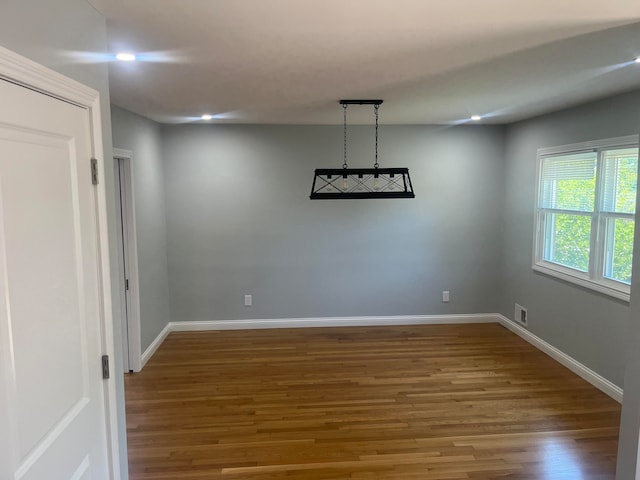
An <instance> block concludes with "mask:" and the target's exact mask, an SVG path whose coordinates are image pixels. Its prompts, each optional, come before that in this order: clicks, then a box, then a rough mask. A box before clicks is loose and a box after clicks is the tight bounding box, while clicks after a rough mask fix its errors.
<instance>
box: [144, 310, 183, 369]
mask: <svg viewBox="0 0 640 480" xmlns="http://www.w3.org/2000/svg"><path fill="white" fill-rule="evenodd" d="M171 323H172V322H170V323H167V324H166V325H165V326H164V328H163V329H162V331H161V332H160V333H159V334H158V336H157V337H156V339H155V340H154V341H153V342H151V345H149V347H147V349H146V350H145V351H144V353H143V354H142V357H141V358H140V363H141V365H140V370H142V369H143V368H144V366H145V365H146V364H147V362H148V361H149V359H150V358H151V357H152V356H153V354H154V353H156V350H158V347H159V346H160V345H162V342H164V340H165V338H167V335H169V334H170V333H171V332H173V331H178V330H173V329H172V328H171ZM140 370H138V371H140Z"/></svg>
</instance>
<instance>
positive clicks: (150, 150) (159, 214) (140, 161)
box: [111, 106, 171, 352]
mask: <svg viewBox="0 0 640 480" xmlns="http://www.w3.org/2000/svg"><path fill="white" fill-rule="evenodd" d="M111 116H112V121H113V146H114V147H115V148H123V149H126V150H131V151H132V152H133V180H134V185H133V190H134V196H135V198H134V201H135V210H136V211H135V215H136V235H137V240H138V245H137V249H138V273H139V279H140V326H141V344H142V351H143V352H144V351H145V349H146V348H147V347H148V346H149V345H150V344H151V343H152V342H153V340H154V339H155V338H156V337H157V336H158V334H159V333H160V332H161V331H162V329H163V328H164V327H165V326H166V325H167V323H168V322H169V321H171V318H170V315H169V278H168V273H167V226H166V220H165V200H164V199H165V193H164V183H165V179H164V167H163V163H162V141H161V136H160V135H161V134H160V125H159V124H157V123H155V122H153V121H151V120H148V119H146V118H144V117H141V116H139V115H136V114H134V113H131V112H129V111H127V110H123V109H121V108H118V107H116V106H112V107H111Z"/></svg>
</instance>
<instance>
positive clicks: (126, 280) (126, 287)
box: [124, 278, 129, 290]
mask: <svg viewBox="0 0 640 480" xmlns="http://www.w3.org/2000/svg"><path fill="white" fill-rule="evenodd" d="M124 289H125V290H129V279H128V278H125V280H124Z"/></svg>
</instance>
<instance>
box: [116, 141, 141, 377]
mask: <svg viewBox="0 0 640 480" xmlns="http://www.w3.org/2000/svg"><path fill="white" fill-rule="evenodd" d="M113 161H114V162H113V163H114V173H115V178H116V183H117V184H119V187H120V189H119V190H120V195H119V202H118V206H119V209H120V211H119V212H118V213H119V214H120V215H119V221H120V224H119V228H118V233H119V236H120V241H121V242H122V244H121V245H120V244H119V245H118V248H119V249H122V258H120V261H121V263H122V266H123V270H124V272H125V279H123V280H124V285H123V288H124V290H123V291H122V292H121V296H120V297H121V301H122V303H123V305H122V310H123V313H122V315H123V317H124V316H126V319H127V321H126V322H125V321H123V322H122V340H123V352H124V355H123V356H124V357H125V359H124V360H125V362H124V363H125V372H128V371H133V372H139V371H140V370H141V369H142V346H141V343H140V297H139V293H138V292H139V291H140V288H139V279H138V248H137V245H138V241H137V235H136V220H135V196H134V194H133V185H134V182H133V152H132V151H131V150H124V149H120V148H114V149H113ZM118 179H119V182H118ZM116 190H118V189H117V188H116ZM116 194H117V192H116ZM127 280H128V282H127ZM127 283H128V289H127V288H126V285H127Z"/></svg>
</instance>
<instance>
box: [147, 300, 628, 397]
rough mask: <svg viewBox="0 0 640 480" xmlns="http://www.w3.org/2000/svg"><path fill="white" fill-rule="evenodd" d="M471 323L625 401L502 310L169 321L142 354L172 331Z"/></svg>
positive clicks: (617, 389)
mask: <svg viewBox="0 0 640 480" xmlns="http://www.w3.org/2000/svg"><path fill="white" fill-rule="evenodd" d="M467 323H499V324H500V325H502V326H503V327H505V328H507V329H508V330H510V331H511V332H513V333H515V334H516V335H518V336H519V337H521V338H523V339H524V340H526V341H527V342H528V343H530V344H531V345H533V346H534V347H536V348H537V349H538V350H541V351H542V352H544V353H546V354H547V355H549V356H550V357H551V358H553V359H554V360H556V361H557V362H558V363H560V364H562V365H563V366H565V367H566V368H568V369H569V370H571V371H572V372H573V373H575V374H576V375H578V376H579V377H581V378H583V379H584V380H586V381H587V382H589V383H590V384H591V385H593V386H594V387H596V388H597V389H598V390H600V391H602V392H603V393H605V394H607V395H609V396H610V397H611V398H613V399H614V400H616V401H617V402H620V403H622V389H621V388H620V387H618V386H617V385H615V384H613V383H612V382H610V381H609V380H607V379H606V378H604V377H603V376H602V375H600V374H598V373H596V372H594V371H593V370H591V369H590V368H588V367H586V366H585V365H583V364H582V363H580V362H578V361H577V360H576V359H574V358H573V357H570V356H569V355H567V354H566V353H564V352H562V351H561V350H559V349H557V348H556V347H554V346H553V345H551V344H549V343H547V342H545V341H544V340H542V339H541V338H540V337H538V336H536V335H534V334H533V333H531V332H530V331H529V330H527V329H526V328H524V327H523V326H521V325H519V324H517V323H516V322H514V321H513V320H510V319H508V318H507V317H505V316H504V315H501V314H499V313H481V314H469V315H410V316H393V317H324V318H322V317H321V318H268V319H249V320H208V321H195V322H169V323H168V324H167V326H166V327H165V328H164V329H163V330H162V332H160V334H159V335H158V337H157V338H156V339H155V340H154V341H153V343H152V344H151V345H150V346H149V348H147V350H146V351H145V352H144V354H143V355H142V366H143V367H144V365H145V364H146V363H147V362H148V361H149V358H151V356H152V355H153V354H154V352H155V351H156V350H157V349H158V347H159V346H160V345H161V344H162V342H163V341H164V339H165V338H166V337H167V335H168V334H169V333H171V332H200V331H208V330H252V329H264V328H305V327H307V328H308V327H347V326H349V327H366V326H376V325H444V324H467Z"/></svg>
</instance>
